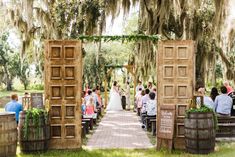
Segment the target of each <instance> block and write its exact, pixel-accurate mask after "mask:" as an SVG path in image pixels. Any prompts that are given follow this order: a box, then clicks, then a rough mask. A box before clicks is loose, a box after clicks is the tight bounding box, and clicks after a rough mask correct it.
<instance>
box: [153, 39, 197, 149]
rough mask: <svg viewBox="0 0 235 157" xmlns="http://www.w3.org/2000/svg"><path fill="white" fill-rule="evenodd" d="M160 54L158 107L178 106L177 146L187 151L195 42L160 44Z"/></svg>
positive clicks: (166, 42)
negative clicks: (186, 121)
mask: <svg viewBox="0 0 235 157" xmlns="http://www.w3.org/2000/svg"><path fill="white" fill-rule="evenodd" d="M157 53H158V55H157V56H158V58H157V104H158V106H161V105H175V106H176V113H175V115H176V120H175V131H174V132H175V133H174V141H173V143H174V147H175V148H184V146H185V143H184V116H185V110H186V109H187V108H188V104H189V100H190V99H192V97H193V93H194V80H195V68H194V66H195V64H194V63H195V59H194V42H193V41H191V40H183V41H174V40H171V41H160V42H159V44H158V52H157ZM158 109H159V107H158Z"/></svg>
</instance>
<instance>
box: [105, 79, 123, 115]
mask: <svg viewBox="0 0 235 157" xmlns="http://www.w3.org/2000/svg"><path fill="white" fill-rule="evenodd" d="M121 110H122V104H121V96H120V94H119V91H118V87H117V81H114V83H113V87H112V88H111V90H110V100H109V104H108V106H107V111H121Z"/></svg>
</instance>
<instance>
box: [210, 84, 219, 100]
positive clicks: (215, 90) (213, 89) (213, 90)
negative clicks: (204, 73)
mask: <svg viewBox="0 0 235 157" xmlns="http://www.w3.org/2000/svg"><path fill="white" fill-rule="evenodd" d="M218 95H219V92H218V89H217V88H216V87H213V88H212V89H211V94H210V97H211V99H212V100H213V101H214V102H215V98H216V97H217V96H218Z"/></svg>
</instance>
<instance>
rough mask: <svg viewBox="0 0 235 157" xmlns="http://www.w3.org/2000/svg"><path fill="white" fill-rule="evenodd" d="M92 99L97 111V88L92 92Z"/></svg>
mask: <svg viewBox="0 0 235 157" xmlns="http://www.w3.org/2000/svg"><path fill="white" fill-rule="evenodd" d="M92 97H93V101H94V103H95V109H96V108H97V107H98V106H99V102H98V97H97V94H96V88H93V90H92Z"/></svg>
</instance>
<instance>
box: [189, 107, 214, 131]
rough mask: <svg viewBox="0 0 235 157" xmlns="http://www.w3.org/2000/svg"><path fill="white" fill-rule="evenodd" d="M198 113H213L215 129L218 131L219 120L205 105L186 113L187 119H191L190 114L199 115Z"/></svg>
mask: <svg viewBox="0 0 235 157" xmlns="http://www.w3.org/2000/svg"><path fill="white" fill-rule="evenodd" d="M198 112H201V113H203V112H204V113H205V112H212V113H213V121H214V128H215V129H216V130H218V118H217V115H216V113H215V111H214V110H213V109H211V108H209V107H207V106H205V105H202V106H201V107H200V108H191V109H189V110H187V111H186V118H188V117H189V114H190V113H198Z"/></svg>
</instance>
